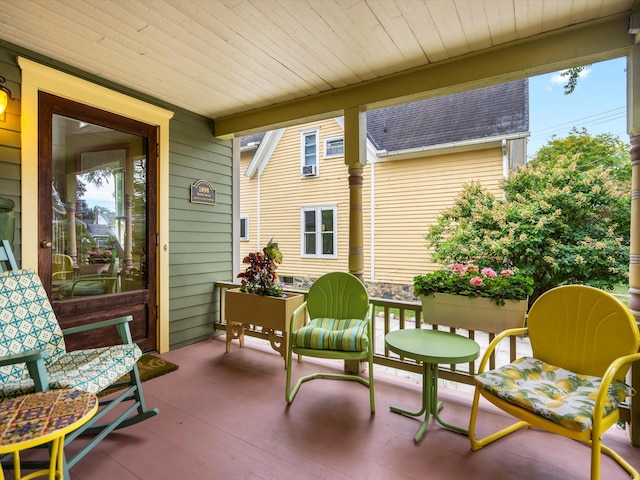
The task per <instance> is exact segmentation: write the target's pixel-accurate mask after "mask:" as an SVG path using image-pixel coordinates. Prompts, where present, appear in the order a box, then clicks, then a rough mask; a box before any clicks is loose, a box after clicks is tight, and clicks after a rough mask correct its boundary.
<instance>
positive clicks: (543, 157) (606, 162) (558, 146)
mask: <svg viewBox="0 0 640 480" xmlns="http://www.w3.org/2000/svg"><path fill="white" fill-rule="evenodd" d="M630 148H631V146H630V145H629V144H627V143H625V142H623V141H622V140H620V138H619V137H617V136H616V135H613V134H611V133H600V134H598V135H594V136H591V135H589V133H588V132H587V130H586V129H585V128H582V129H577V128H575V127H574V128H572V129H571V131H570V132H569V135H567V136H566V137H564V138H557V137H556V136H555V135H554V136H553V137H552V138H551V141H549V143H547V144H546V145H544V146H542V147H541V148H540V150H538V152H537V153H536V156H535V159H534V160H532V163H550V164H552V165H554V164H555V163H556V162H557V160H558V159H560V158H562V157H569V158H571V157H575V158H576V163H577V165H578V168H580V169H586V168H592V167H594V166H597V165H602V166H603V167H605V168H610V169H611V174H612V175H613V177H614V178H615V179H616V180H617V181H619V182H623V183H626V184H627V187H626V188H629V187H628V185H629V183H628V182H630V181H631V159H630V157H629V149H630Z"/></svg>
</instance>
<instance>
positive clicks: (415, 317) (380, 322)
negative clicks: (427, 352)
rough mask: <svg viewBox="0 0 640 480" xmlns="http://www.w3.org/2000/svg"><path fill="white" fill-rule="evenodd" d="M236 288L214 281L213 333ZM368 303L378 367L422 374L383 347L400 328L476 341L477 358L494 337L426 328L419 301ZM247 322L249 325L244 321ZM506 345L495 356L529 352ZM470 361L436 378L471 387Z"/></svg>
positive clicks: (222, 325)
mask: <svg viewBox="0 0 640 480" xmlns="http://www.w3.org/2000/svg"><path fill="white" fill-rule="evenodd" d="M238 286H239V285H238V284H237V283H232V282H216V283H215V289H216V295H217V299H218V302H219V303H218V304H219V305H220V309H219V316H218V319H217V320H216V322H215V328H216V330H226V321H225V311H224V310H225V308H224V307H225V305H224V291H225V290H226V289H228V288H237V287H238ZM285 292H291V293H300V294H303V295H306V293H307V292H306V290H297V289H285ZM370 300H371V303H372V304H373V306H374V312H375V322H374V323H373V336H374V338H375V351H374V360H373V361H374V363H375V364H377V365H382V366H384V367H388V368H392V369H397V370H401V371H406V372H413V373H416V374H421V373H422V366H421V364H419V363H417V362H416V361H415V360H412V359H410V358H403V357H400V356H398V355H396V354H395V353H393V352H390V351H389V349H387V348H386V347H385V344H384V337H385V335H386V334H387V333H389V332H391V331H393V330H399V329H404V328H432V329H439V330H446V331H451V332H455V333H457V334H459V335H464V336H466V337H468V338H472V339H474V340H476V341H477V342H478V343H479V344H480V347H481V350H480V356H482V354H483V353H484V351H485V349H486V347H487V346H488V344H489V342H491V340H493V338H494V337H495V335H494V334H490V333H486V332H480V331H474V330H470V331H467V330H461V329H455V328H449V327H438V326H437V325H430V324H426V323H424V320H423V316H422V306H421V304H420V302H405V301H399V300H386V299H383V298H371V299H370ZM248 323H250V322H248ZM245 335H247V336H251V337H256V338H266V335H263V334H262V332H261V331H260V328H257V329H253V328H250V329H247V330H246V331H245ZM505 343H509V345H507V346H502V345H501V348H500V349H498V355H504V356H505V357H506V358H507V359H508V360H515V359H516V358H517V356H521V355H522V354H523V352H524V353H526V352H527V351H529V352H530V347H529V342H528V339H526V338H523V339H515V338H512V339H510V342H505ZM479 361H480V360H479V359H478V360H476V361H475V362H471V363H468V364H458V365H441V366H440V369H439V376H440V378H442V379H444V380H450V381H454V382H458V383H462V384H467V385H472V383H473V374H474V373H475V372H476V371H477V366H478V362H479ZM491 364H492V365H491V366H492V367H493V366H495V358H494V359H492V360H491Z"/></svg>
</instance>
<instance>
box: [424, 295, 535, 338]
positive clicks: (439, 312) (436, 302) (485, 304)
mask: <svg viewBox="0 0 640 480" xmlns="http://www.w3.org/2000/svg"><path fill="white" fill-rule="evenodd" d="M420 298H421V300H422V314H423V316H424V321H425V322H426V323H428V324H430V325H445V326H449V327H456V328H463V329H465V330H478V331H481V332H489V333H499V332H501V331H503V330H507V329H509V328H520V327H524V323H525V317H526V313H527V300H520V301H515V300H505V305H503V306H499V305H496V304H495V303H494V302H493V301H492V300H491V299H489V298H483V297H478V298H470V297H465V296H463V295H449V294H446V293H436V294H435V296H425V295H422V296H421V297H420Z"/></svg>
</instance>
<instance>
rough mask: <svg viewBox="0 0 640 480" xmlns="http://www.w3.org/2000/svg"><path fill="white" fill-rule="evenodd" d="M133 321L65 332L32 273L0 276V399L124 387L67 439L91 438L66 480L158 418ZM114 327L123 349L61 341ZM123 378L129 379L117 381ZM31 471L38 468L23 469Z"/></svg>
mask: <svg viewBox="0 0 640 480" xmlns="http://www.w3.org/2000/svg"><path fill="white" fill-rule="evenodd" d="M2 250H4V253H5V254H6V253H7V252H10V250H8V249H7V248H6V246H5V245H3V246H2ZM9 255H10V256H9V258H11V257H12V254H10V253H9ZM0 258H2V257H1V256H0ZM14 265H15V264H14ZM131 319H132V317H131V315H128V316H125V317H120V318H115V319H111V320H105V321H100V322H95V323H90V324H87V325H81V326H78V327H73V328H69V329H65V330H64V331H63V330H61V328H60V326H59V324H58V321H57V319H56V317H55V314H54V312H53V309H52V308H51V304H50V303H49V299H48V297H47V293H46V291H45V290H44V287H43V286H42V283H41V281H40V278H39V277H38V275H37V273H36V272H34V271H33V270H26V269H25V270H10V271H7V272H2V273H0V398H8V397H15V396H19V395H25V394H29V393H32V392H38V391H45V390H49V389H60V388H77V389H81V390H86V391H89V392H92V393H96V394H97V393H100V392H102V391H104V390H106V389H107V388H109V387H113V386H121V387H123V390H121V391H120V392H118V393H117V394H112V395H110V396H108V397H104V398H103V399H101V401H100V410H99V411H98V413H97V414H96V415H95V416H94V417H93V418H92V419H91V420H90V421H89V422H88V423H86V424H85V425H84V426H83V427H81V428H79V429H78V430H75V431H74V432H72V433H71V434H69V435H67V436H66V438H65V445H67V444H68V443H70V442H72V441H73V440H74V439H76V438H77V437H78V436H79V435H93V438H91V440H90V441H89V442H88V443H85V444H84V445H83V447H82V448H80V449H79V450H77V451H75V452H74V453H73V455H72V456H71V457H68V458H67V459H66V461H65V472H64V478H65V479H68V478H69V476H68V469H69V468H71V467H72V466H73V465H75V464H76V463H77V462H78V461H79V460H80V459H81V458H83V457H84V456H85V455H86V454H87V453H89V451H91V450H92V449H93V448H94V447H95V446H96V445H97V444H98V443H99V442H100V441H101V440H103V439H104V438H105V437H106V436H107V435H108V434H109V433H111V432H112V431H113V430H115V429H120V428H123V427H126V426H130V425H133V424H136V423H138V422H140V421H142V420H146V419H148V418H151V417H153V416H155V415H157V414H158V410H157V409H148V408H147V407H146V405H145V401H144V396H143V393H142V383H141V381H140V376H139V373H138V367H137V364H136V363H137V361H138V359H139V358H140V356H141V355H142V352H141V351H140V348H139V347H138V346H137V345H136V344H135V343H134V342H133V340H132V337H131V333H130V330H129V325H128V322H129V321H131ZM114 327H115V328H117V330H118V333H119V334H120V337H121V339H122V344H118V345H111V346H104V347H99V348H91V349H86V350H75V351H67V349H66V346H65V340H64V338H65V335H70V334H75V333H80V332H84V331H88V330H93V329H96V328H114ZM127 373H129V374H130V375H128V376H127V377H126V379H125V380H124V381H120V380H119V379H120V378H122V377H123V376H124V375H125V374H127ZM116 407H121V408H116ZM2 460H5V459H2ZM6 460H8V459H6ZM33 466H39V465H25V467H26V468H31V467H33Z"/></svg>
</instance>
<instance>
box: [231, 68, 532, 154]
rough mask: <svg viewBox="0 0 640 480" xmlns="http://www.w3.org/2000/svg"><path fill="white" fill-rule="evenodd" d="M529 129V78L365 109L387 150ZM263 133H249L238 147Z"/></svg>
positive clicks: (374, 137) (373, 135) (372, 134)
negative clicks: (367, 110) (374, 108)
mask: <svg viewBox="0 0 640 480" xmlns="http://www.w3.org/2000/svg"><path fill="white" fill-rule="evenodd" d="M527 131H529V81H528V80H527V79H524V80H517V81H515V82H509V83H503V84H500V85H494V86H491V87H486V88H480V89H477V90H471V91H468V92H462V93H456V94H453V95H447V96H444V97H437V98H430V99H428V100H422V101H418V102H412V103H405V104H402V105H395V106H393V107H386V108H380V109H378V110H372V111H369V112H367V132H368V134H369V139H370V140H371V141H372V142H373V143H374V145H375V146H376V147H377V148H378V149H379V150H386V151H389V152H393V151H397V150H406V149H411V148H419V147H428V146H432V145H441V144H446V143H453V142H462V141H465V140H476V139H482V138H488V137H495V136H500V135H508V134H515V133H522V132H527ZM263 137H264V132H263V133H255V134H253V135H246V136H244V137H241V138H240V146H241V147H245V146H247V145H248V144H250V143H252V142H258V143H259V142H261V141H262V138H263Z"/></svg>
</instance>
